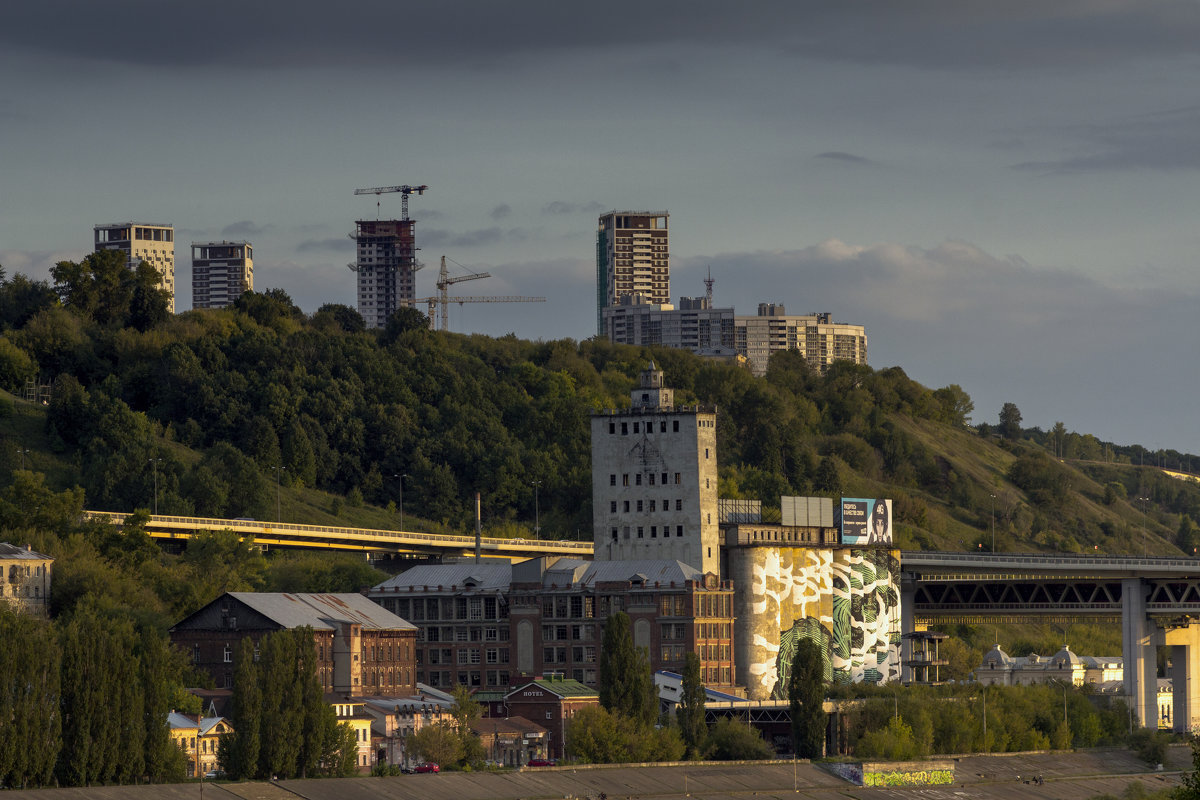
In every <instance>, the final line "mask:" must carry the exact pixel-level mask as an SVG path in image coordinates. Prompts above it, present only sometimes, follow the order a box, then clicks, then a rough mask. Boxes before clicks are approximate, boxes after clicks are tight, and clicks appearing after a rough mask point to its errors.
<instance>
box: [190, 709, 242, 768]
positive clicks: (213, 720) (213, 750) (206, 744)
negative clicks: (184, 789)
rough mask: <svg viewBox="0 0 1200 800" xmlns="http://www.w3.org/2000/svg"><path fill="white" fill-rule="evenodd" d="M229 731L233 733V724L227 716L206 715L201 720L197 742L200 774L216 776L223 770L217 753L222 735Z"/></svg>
mask: <svg viewBox="0 0 1200 800" xmlns="http://www.w3.org/2000/svg"><path fill="white" fill-rule="evenodd" d="M227 733H233V725H231V724H230V722H229V720H227V719H226V718H225V717H204V718H203V719H201V720H200V735H199V737H198V742H197V749H198V751H199V753H198V755H199V760H200V764H199V775H202V776H204V777H206V778H208V777H214V778H215V777H216V776H217V775H216V774H217V773H219V772H220V771H221V764H220V762H219V761H218V760H217V753H218V752H219V746H220V743H221V737H222V736H224V735H225V734H227Z"/></svg>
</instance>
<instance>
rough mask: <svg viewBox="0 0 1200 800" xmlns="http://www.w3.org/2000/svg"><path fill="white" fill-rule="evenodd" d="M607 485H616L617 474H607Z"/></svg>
mask: <svg viewBox="0 0 1200 800" xmlns="http://www.w3.org/2000/svg"><path fill="white" fill-rule="evenodd" d="M608 485H609V486H616V485H617V476H616V475H609V476H608Z"/></svg>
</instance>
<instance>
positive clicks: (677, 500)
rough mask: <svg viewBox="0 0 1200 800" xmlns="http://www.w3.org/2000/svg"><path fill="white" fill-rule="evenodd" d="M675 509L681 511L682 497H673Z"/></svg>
mask: <svg viewBox="0 0 1200 800" xmlns="http://www.w3.org/2000/svg"><path fill="white" fill-rule="evenodd" d="M675 510H676V511H683V498H678V497H677V498H675Z"/></svg>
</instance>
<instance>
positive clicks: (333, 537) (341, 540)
mask: <svg viewBox="0 0 1200 800" xmlns="http://www.w3.org/2000/svg"><path fill="white" fill-rule="evenodd" d="M83 513H84V517H85V518H86V519H89V520H93V521H104V520H107V521H109V522H111V523H113V524H115V525H123V524H124V523H125V519H126V518H127V517H128V516H130V515H129V514H119V513H114V512H109V511H85V512H83ZM224 530H230V531H233V532H234V533H236V534H238V535H239V536H242V537H250V536H252V537H254V542H255V544H259V545H262V546H264V547H289V548H304V549H316V550H344V551H349V552H355V553H365V554H369V555H391V554H409V555H417V556H463V555H474V553H475V537H474V536H448V535H442V534H437V533H423V532H421V531H390V530H376V529H373V528H348V527H341V526H337V525H296V524H292V523H288V522H264V521H262V520H253V519H216V518H212V517H172V516H166V515H158V514H154V515H151V516H150V518H149V522H147V523H146V532H147V533H149V534H150V536H151V537H152V538H154V539H157V540H160V541H162V540H166V541H170V540H177V541H181V542H182V541H186V540H188V539H190V538H191V537H193V536H195V535H196V534H197V533H200V532H202V531H224ZM480 554H481V555H483V556H487V557H495V556H500V557H504V558H533V557H535V556H544V555H558V556H572V557H574V558H591V557H592V543H591V542H562V541H547V540H545V539H501V538H495V537H488V536H485V537H483V538H482V539H481V540H480Z"/></svg>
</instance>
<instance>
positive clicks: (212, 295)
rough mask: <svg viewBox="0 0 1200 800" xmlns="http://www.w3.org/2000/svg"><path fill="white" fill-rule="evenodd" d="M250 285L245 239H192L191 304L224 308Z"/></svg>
mask: <svg viewBox="0 0 1200 800" xmlns="http://www.w3.org/2000/svg"><path fill="white" fill-rule="evenodd" d="M253 289H254V248H253V247H252V246H251V245H250V243H249V242H192V308H225V307H226V306H229V305H231V304H232V303H233V301H234V300H237V299H238V298H239V297H241V296H242V292H249V291H252V290H253Z"/></svg>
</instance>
